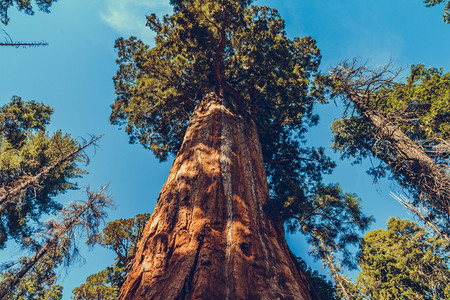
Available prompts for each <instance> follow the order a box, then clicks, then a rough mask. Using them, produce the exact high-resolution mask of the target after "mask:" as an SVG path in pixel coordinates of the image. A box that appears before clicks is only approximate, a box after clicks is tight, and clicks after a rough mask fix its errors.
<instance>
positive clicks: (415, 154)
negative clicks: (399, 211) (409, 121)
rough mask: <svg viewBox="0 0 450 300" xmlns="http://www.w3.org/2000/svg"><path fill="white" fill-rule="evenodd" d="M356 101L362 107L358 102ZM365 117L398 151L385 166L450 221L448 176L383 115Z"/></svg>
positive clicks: (449, 177)
mask: <svg viewBox="0 0 450 300" xmlns="http://www.w3.org/2000/svg"><path fill="white" fill-rule="evenodd" d="M353 101H354V103H357V104H359V103H358V102H356V101H355V100H353ZM359 106H361V105H359ZM363 111H364V110H363ZM364 114H365V115H366V116H367V117H368V118H369V119H370V121H371V122H372V124H373V125H374V126H375V128H377V129H378V133H377V134H378V135H379V136H380V137H381V138H382V139H384V140H386V141H389V143H390V145H391V146H392V148H393V150H394V151H395V155H391V156H388V157H386V158H385V159H384V160H385V162H386V163H387V164H388V165H389V166H390V167H391V168H392V169H393V170H394V171H397V172H399V173H401V174H403V175H404V176H406V177H407V178H408V179H409V180H410V181H411V182H414V183H416V184H417V185H418V186H419V187H420V191H421V192H422V193H424V194H425V195H426V198H427V201H428V203H429V204H430V205H431V206H432V207H433V208H434V209H436V210H437V211H439V212H441V213H442V214H444V216H445V217H446V219H448V218H449V216H450V175H449V173H447V172H446V171H445V170H443V169H442V168H441V167H440V166H439V165H438V164H437V163H436V162H434V161H433V160H432V159H431V158H430V157H429V156H428V155H427V154H426V153H425V151H424V150H423V149H422V148H421V147H420V146H419V145H417V144H416V143H415V142H414V141H412V140H411V139H410V138H409V137H408V136H407V135H406V134H405V133H403V132H402V131H401V130H400V129H398V128H397V127H396V126H394V125H393V124H392V123H391V122H389V120H387V119H386V118H385V117H384V116H383V115H382V114H380V113H378V112H376V111H373V110H370V109H365V111H364ZM382 159H383V158H382Z"/></svg>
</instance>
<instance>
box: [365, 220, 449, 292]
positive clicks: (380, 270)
mask: <svg viewBox="0 0 450 300" xmlns="http://www.w3.org/2000/svg"><path fill="white" fill-rule="evenodd" d="M448 247H449V244H448V243H446V242H445V241H444V240H440V239H438V238H435V237H431V236H430V235H429V233H428V232H427V231H426V230H425V229H423V228H421V227H419V226H418V225H417V224H416V223H414V222H411V221H408V220H401V219H398V218H391V219H389V221H388V226H387V229H386V230H383V229H377V230H374V231H371V232H369V233H367V234H366V236H365V237H364V239H363V241H362V244H361V255H360V257H359V266H360V267H361V270H362V271H361V273H360V274H359V276H358V278H357V290H358V291H359V297H360V298H361V299H449V297H450V269H449V263H450V257H449V255H448Z"/></svg>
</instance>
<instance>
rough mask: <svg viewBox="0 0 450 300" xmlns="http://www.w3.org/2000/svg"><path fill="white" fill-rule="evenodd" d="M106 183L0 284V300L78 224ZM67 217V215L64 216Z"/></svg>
mask: <svg viewBox="0 0 450 300" xmlns="http://www.w3.org/2000/svg"><path fill="white" fill-rule="evenodd" d="M107 186H108V185H105V186H104V187H103V188H102V189H101V190H100V191H99V192H98V193H96V194H95V196H92V197H91V198H90V199H89V200H88V202H87V203H86V204H85V205H84V206H83V207H81V208H80V209H79V210H78V211H77V212H76V213H75V215H73V216H70V218H69V221H67V222H66V223H62V224H60V225H58V228H56V229H55V230H54V232H53V234H54V235H53V237H49V238H48V239H47V240H46V241H45V243H44V244H43V245H42V247H41V248H40V249H39V250H38V251H37V252H36V253H35V254H34V255H33V256H32V257H30V258H29V259H27V260H26V261H25V262H24V263H23V265H22V268H21V269H20V270H18V271H17V273H15V274H14V275H13V276H12V277H11V278H10V279H9V280H8V281H7V282H6V284H5V285H0V300H2V299H6V297H7V296H8V295H9V294H10V293H11V291H13V290H14V288H15V287H16V286H17V284H19V282H20V281H21V280H22V279H23V278H24V277H25V275H26V274H27V273H28V272H29V271H30V270H31V268H33V267H34V266H35V265H36V264H37V263H38V262H39V261H40V260H41V259H42V257H44V256H45V255H47V254H48V253H49V252H50V251H52V250H54V249H56V248H57V246H58V243H59V242H61V241H60V239H61V238H62V237H63V236H64V235H65V234H66V233H67V232H69V231H71V230H74V227H75V226H77V225H80V222H81V216H82V215H83V214H84V213H85V212H86V211H87V210H88V209H92V207H93V206H94V205H95V204H96V203H95V200H97V199H98V198H99V197H101V196H102V195H103V193H104V191H105V190H106V188H107ZM66 218H67V216H66Z"/></svg>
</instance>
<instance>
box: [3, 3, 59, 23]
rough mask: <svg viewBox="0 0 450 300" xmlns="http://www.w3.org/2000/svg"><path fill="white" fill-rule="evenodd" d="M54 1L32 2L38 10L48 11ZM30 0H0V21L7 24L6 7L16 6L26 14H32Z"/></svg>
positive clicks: (33, 10)
mask: <svg viewBox="0 0 450 300" xmlns="http://www.w3.org/2000/svg"><path fill="white" fill-rule="evenodd" d="M56 1H57V0H35V1H34V2H35V4H36V5H37V7H38V8H39V10H40V11H43V12H46V13H49V12H50V7H51V6H52V4H53V3H54V2H56ZM31 2H32V1H31V0H0V21H1V22H2V23H3V24H5V25H7V24H8V22H9V17H8V9H9V8H10V7H12V6H16V8H17V9H18V10H20V11H23V12H24V13H26V14H27V15H33V14H34V12H35V9H34V8H33V6H32V5H31Z"/></svg>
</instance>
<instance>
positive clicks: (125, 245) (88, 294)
mask: <svg viewBox="0 0 450 300" xmlns="http://www.w3.org/2000/svg"><path fill="white" fill-rule="evenodd" d="M149 217H150V215H149V214H138V215H136V216H135V217H134V218H130V219H117V220H115V221H112V222H109V223H108V224H107V225H106V227H105V228H104V229H103V233H98V234H95V235H91V236H89V239H88V241H87V244H88V245H90V246H94V245H96V244H99V245H101V246H103V247H105V248H108V249H111V250H113V251H114V252H115V253H116V254H117V257H116V259H115V262H114V264H113V265H112V266H110V267H107V268H106V269H105V270H103V271H101V272H99V273H97V274H93V275H91V276H89V277H88V278H87V279H86V283H84V284H82V285H80V286H79V287H77V288H75V289H74V290H73V291H72V292H73V296H72V298H73V299H77V300H82V299H83V300H94V299H117V296H118V293H119V291H120V288H121V286H122V285H123V283H124V282H125V276H126V271H127V265H128V263H129V262H130V260H132V258H133V257H134V254H135V253H136V250H137V248H136V246H137V243H138V242H139V240H140V239H141V237H142V232H143V230H144V226H145V224H146V223H147V221H148V219H149ZM100 296H101V297H100Z"/></svg>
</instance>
